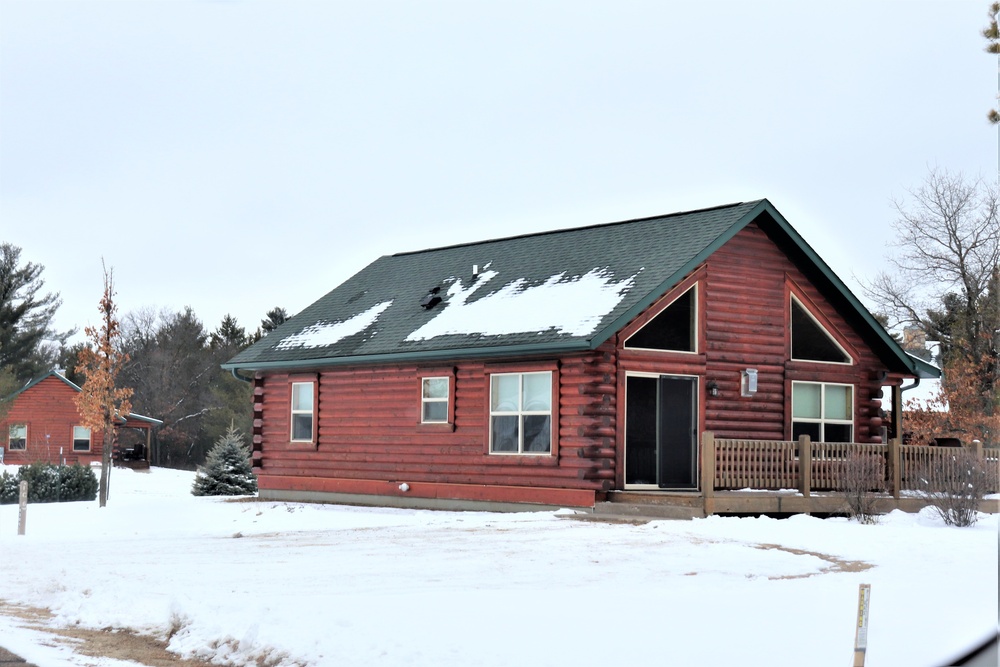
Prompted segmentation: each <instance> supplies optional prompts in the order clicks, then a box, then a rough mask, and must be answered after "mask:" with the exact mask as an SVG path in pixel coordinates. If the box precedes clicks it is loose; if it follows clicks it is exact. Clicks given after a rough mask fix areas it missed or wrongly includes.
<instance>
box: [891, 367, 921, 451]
mask: <svg viewBox="0 0 1000 667" xmlns="http://www.w3.org/2000/svg"><path fill="white" fill-rule="evenodd" d="M919 386H920V376H919V375H918V376H916V377H915V378H913V384H911V385H908V386H906V387H904V386H903V385H899V422H898V427H897V428H898V430H897V431H896V437H897V438H899V442H900V443H901V444H902V442H903V432H904V430H903V392H904V391H910V390H911V389H916V388H917V387H919ZM892 407H893V409H894V410H895V408H896V406H895V405H893V406H892Z"/></svg>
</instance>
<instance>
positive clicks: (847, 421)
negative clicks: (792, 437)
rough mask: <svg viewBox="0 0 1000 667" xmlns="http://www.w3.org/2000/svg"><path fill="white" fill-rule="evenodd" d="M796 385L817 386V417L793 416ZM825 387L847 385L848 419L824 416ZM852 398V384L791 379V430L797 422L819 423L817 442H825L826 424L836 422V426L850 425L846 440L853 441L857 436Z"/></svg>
mask: <svg viewBox="0 0 1000 667" xmlns="http://www.w3.org/2000/svg"><path fill="white" fill-rule="evenodd" d="M796 385H814V386H818V387H819V414H820V416H819V418H818V419H814V418H810V417H796V416H795V386H796ZM827 387H849V388H850V390H851V395H850V402H849V407H850V410H851V418H850V419H830V418H827V417H826V388H827ZM854 398H855V389H854V385H853V384H847V383H844V382H807V381H804V380H793V381H792V430H793V431H794V429H795V423H796V422H799V423H802V424H819V436H820V438H819V440H818V442H826V425H827V424H836V425H838V426H845V425H846V426H850V427H851V437H850V439H849V440H848V442H854V440H855V437H856V436H857V428H856V427H855V424H854Z"/></svg>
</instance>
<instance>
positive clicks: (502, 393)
mask: <svg viewBox="0 0 1000 667" xmlns="http://www.w3.org/2000/svg"><path fill="white" fill-rule="evenodd" d="M551 451H552V373H551V372H550V371H545V372H540V373H497V374H494V375H491V376H490V453H491V454H549V453H551Z"/></svg>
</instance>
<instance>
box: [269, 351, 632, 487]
mask: <svg viewBox="0 0 1000 667" xmlns="http://www.w3.org/2000/svg"><path fill="white" fill-rule="evenodd" d="M614 369H615V362H614V353H613V346H612V345H610V344H609V345H607V346H605V348H603V349H601V350H598V351H597V352H594V353H590V354H586V355H580V356H575V357H570V358H567V359H564V360H562V361H561V362H559V363H557V362H556V361H553V360H549V361H539V362H518V363H513V364H512V363H500V362H488V361H466V362H461V363H458V364H456V365H455V366H454V367H451V368H449V369H448V371H446V373H448V372H450V373H453V378H454V394H453V395H454V401H455V404H454V408H453V409H454V424H453V425H450V426H444V427H443V425H441V424H421V423H420V409H421V403H420V379H421V378H423V377H432V376H440V375H442V374H443V373H442V368H441V367H440V366H433V367H422V366H418V365H399V366H395V365H394V366H389V365H386V366H375V367H350V368H337V369H333V370H324V371H322V372H321V373H319V400H318V404H317V416H318V426H319V429H318V434H319V435H318V442H317V444H316V445H315V446H311V445H308V443H292V442H290V440H289V420H290V410H289V400H290V379H289V377H290V376H288V375H286V374H269V375H266V376H262V377H261V378H259V379H258V380H257V387H256V388H255V396H256V399H255V403H256V407H257V408H258V412H259V416H258V415H255V450H256V451H255V453H254V460H255V463H256V464H257V465H258V466H259V469H258V474H259V475H260V476H261V480H262V481H261V484H262V487H263V488H268V484H269V482H268V481H267V480H266V478H268V477H271V476H273V477H274V478H279V477H280V478H314V480H315V481H314V483H313V484H312V485H311V486H310V485H309V484H306V485H305V486H302V484H299V485H297V486H298V488H302V489H304V490H309V489H313V490H320V489H321V488H327V489H328V488H329V484H328V483H322V482H321V481H320V480H321V479H322V478H327V479H329V478H336V479H339V480H343V481H344V482H343V483H342V484H341V485H340V486H339V487H338V488H343V489H345V491H343V492H348V491H346V489H348V488H358V487H357V483H360V482H361V481H365V480H367V481H382V482H392V483H394V484H400V483H403V482H406V483H407V484H408V485H410V487H411V488H412V491H411V493H417V492H420V490H421V489H422V488H423V489H427V491H426V493H428V494H432V497H439V496H440V495H441V493H442V488H443V487H445V486H447V485H490V486H493V485H498V486H509V487H516V488H522V487H536V488H537V487H544V488H554V489H578V490H587V491H590V492H591V493H590V495H589V496H588V497H589V498H590V499H591V500H592V499H593V492H596V491H603V490H606V489H609V488H611V486H612V484H613V473H614V470H613V468H614V463H613V461H614V458H613V452H614V439H615V427H616V424H615V391H614V389H615V384H614V382H615V380H614ZM537 370H551V371H552V373H553V393H554V398H555V400H554V401H553V443H552V444H553V447H552V453H551V454H550V455H495V454H490V453H489V432H488V429H489V378H490V374H491V373H510V372H530V371H537ZM256 430H259V434H258V433H256ZM349 480H354V482H355V483H353V484H351V483H348V481H349ZM427 485H437V487H434V488H433V490H431V487H429V486H427ZM282 488H285V487H282ZM528 495H529V496H530V495H531V494H528ZM524 497H526V496H523V497H522V500H523V499H524ZM538 502H541V501H538Z"/></svg>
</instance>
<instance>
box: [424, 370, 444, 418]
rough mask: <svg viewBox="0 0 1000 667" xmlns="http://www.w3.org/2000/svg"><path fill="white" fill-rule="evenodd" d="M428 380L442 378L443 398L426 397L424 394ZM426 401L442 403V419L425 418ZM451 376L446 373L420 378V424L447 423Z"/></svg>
mask: <svg viewBox="0 0 1000 667" xmlns="http://www.w3.org/2000/svg"><path fill="white" fill-rule="evenodd" d="M429 380H444V381H445V392H444V398H441V397H428V396H427V395H426V391H425V389H426V387H427V382H428V381H429ZM428 403H444V419H427V412H426V407H427V404H428ZM450 403H451V378H450V377H449V376H447V375H433V376H428V377H424V378H420V423H421V424H447V423H448V422H449V415H450V414H451V405H450Z"/></svg>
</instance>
